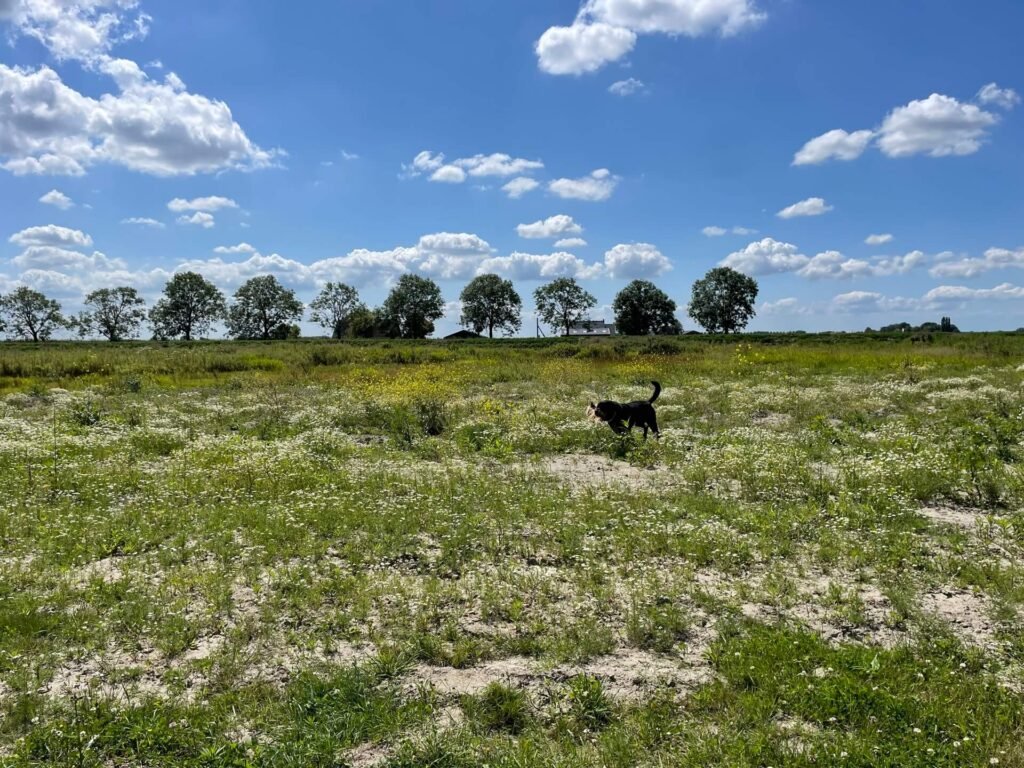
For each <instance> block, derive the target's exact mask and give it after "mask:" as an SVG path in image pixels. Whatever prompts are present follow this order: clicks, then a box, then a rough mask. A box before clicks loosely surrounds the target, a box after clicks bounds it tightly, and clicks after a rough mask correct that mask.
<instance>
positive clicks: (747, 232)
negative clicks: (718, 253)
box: [732, 227, 757, 235]
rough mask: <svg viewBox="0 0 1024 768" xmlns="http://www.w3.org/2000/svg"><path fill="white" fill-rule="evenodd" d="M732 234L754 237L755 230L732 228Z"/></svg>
mask: <svg viewBox="0 0 1024 768" xmlns="http://www.w3.org/2000/svg"><path fill="white" fill-rule="evenodd" d="M732 233H733V234H734V235H756V234H757V230H756V229H751V228H750V227H733V228H732Z"/></svg>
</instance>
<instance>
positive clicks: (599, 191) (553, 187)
mask: <svg viewBox="0 0 1024 768" xmlns="http://www.w3.org/2000/svg"><path fill="white" fill-rule="evenodd" d="M618 183H619V177H618V176H613V175H612V173H611V171H609V170H608V169H607V168H598V169H597V170H596V171H594V172H593V173H591V174H590V175H589V176H584V177H583V178H581V179H555V180H554V181H551V182H549V183H548V190H549V191H551V192H552V193H553V194H555V195H558V196H559V197H561V198H564V199H570V200H588V201H591V202H600V201H603V200H607V199H608V198H609V197H611V196H612V192H614V191H615V187H616V186H618Z"/></svg>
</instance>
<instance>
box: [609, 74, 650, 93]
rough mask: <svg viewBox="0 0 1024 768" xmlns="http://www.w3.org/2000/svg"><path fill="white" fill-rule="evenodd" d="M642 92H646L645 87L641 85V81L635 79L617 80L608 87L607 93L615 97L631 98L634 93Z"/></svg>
mask: <svg viewBox="0 0 1024 768" xmlns="http://www.w3.org/2000/svg"><path fill="white" fill-rule="evenodd" d="M644 90H646V86H645V85H644V84H643V81H642V80H637V79H636V78H635V77H629V78H626V79H625V80H617V81H615V82H614V83H612V84H611V85H609V86H608V93H612V94H614V95H616V96H632V95H633V94H634V93H640V92H641V91H644Z"/></svg>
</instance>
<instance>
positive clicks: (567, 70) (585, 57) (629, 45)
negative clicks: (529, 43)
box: [534, 22, 636, 75]
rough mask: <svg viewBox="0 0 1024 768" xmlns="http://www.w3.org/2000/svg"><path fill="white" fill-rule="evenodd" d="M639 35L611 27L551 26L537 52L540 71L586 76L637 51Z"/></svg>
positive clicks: (590, 25) (591, 24)
mask: <svg viewBox="0 0 1024 768" xmlns="http://www.w3.org/2000/svg"><path fill="white" fill-rule="evenodd" d="M634 45H636V33H635V32H633V31H631V30H629V29H623V28H622V27H614V26H612V25H611V24H602V23H600V22H596V23H587V22H584V23H575V24H573V25H572V26H569V27H550V28H549V29H547V30H546V31H545V32H544V34H542V35H541V36H540V39H539V40H537V43H536V45H535V46H534V50H535V51H536V53H537V61H538V64H539V65H540V68H541V69H542V70H543V71H545V72H547V73H548V74H551V75H582V74H584V73H587V72H594V71H596V70H598V69H600V68H601V67H603V66H604V65H605V64H608V63H609V62H612V61H618V60H619V59H621V58H622V57H623V56H625V55H626V54H627V53H629V52H630V51H632V50H633V46H634Z"/></svg>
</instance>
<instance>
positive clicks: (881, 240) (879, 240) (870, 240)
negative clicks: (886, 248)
mask: <svg viewBox="0 0 1024 768" xmlns="http://www.w3.org/2000/svg"><path fill="white" fill-rule="evenodd" d="M864 242H865V243H867V244H868V245H885V244H886V243H891V242H892V235H890V234H889V233H885V234H882V235H868V236H867V238H865V240H864Z"/></svg>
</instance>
